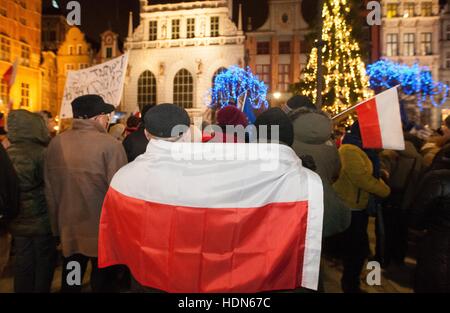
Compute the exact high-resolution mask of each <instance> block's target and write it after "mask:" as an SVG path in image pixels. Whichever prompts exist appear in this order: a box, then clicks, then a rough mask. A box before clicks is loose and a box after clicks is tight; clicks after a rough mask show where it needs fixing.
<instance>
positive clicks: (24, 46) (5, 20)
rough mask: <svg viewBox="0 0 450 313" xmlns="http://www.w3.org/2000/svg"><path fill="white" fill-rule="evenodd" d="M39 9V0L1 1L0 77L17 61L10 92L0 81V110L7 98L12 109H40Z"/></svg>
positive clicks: (2, 108) (5, 103) (6, 102)
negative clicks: (15, 75)
mask: <svg viewBox="0 0 450 313" xmlns="http://www.w3.org/2000/svg"><path fill="white" fill-rule="evenodd" d="M41 10H42V1H41V0H26V1H25V0H20V1H18V0H1V1H0V77H3V73H5V72H6V71H7V70H8V69H9V68H10V67H11V65H12V64H13V63H14V62H16V61H17V62H18V65H19V66H18V70H17V77H16V80H15V84H14V86H13V87H12V89H11V90H10V92H8V88H7V83H6V82H5V81H3V80H2V81H1V82H0V83H1V85H0V92H1V94H0V111H5V110H6V109H7V106H8V104H9V103H10V102H11V103H12V106H13V108H14V109H19V108H23V109H27V110H32V111H35V110H39V109H40V106H41V103H40V102H41V71H40V68H39V66H40V56H41Z"/></svg>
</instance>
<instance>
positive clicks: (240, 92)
mask: <svg viewBox="0 0 450 313" xmlns="http://www.w3.org/2000/svg"><path fill="white" fill-rule="evenodd" d="M267 91H268V88H267V86H266V85H265V84H264V82H263V81H261V80H260V79H259V78H258V77H257V76H256V75H254V74H253V73H252V72H251V70H250V68H249V67H247V68H245V69H243V68H240V67H238V66H231V67H229V68H228V69H227V70H226V71H223V72H221V73H219V74H218V75H217V76H216V77H215V79H214V84H213V88H212V89H211V92H210V95H211V102H210V104H209V108H211V109H216V110H218V109H221V108H224V107H226V106H228V105H230V104H234V105H236V106H238V107H239V108H240V109H242V111H244V112H245V113H246V114H247V116H248V117H249V120H250V122H253V121H254V114H253V112H254V111H259V110H264V109H267V108H268V107H269V103H268V102H267Z"/></svg>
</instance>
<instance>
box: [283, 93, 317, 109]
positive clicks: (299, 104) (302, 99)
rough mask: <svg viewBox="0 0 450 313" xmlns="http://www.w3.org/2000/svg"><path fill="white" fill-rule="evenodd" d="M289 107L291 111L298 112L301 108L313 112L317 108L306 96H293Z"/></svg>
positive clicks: (288, 104)
mask: <svg viewBox="0 0 450 313" xmlns="http://www.w3.org/2000/svg"><path fill="white" fill-rule="evenodd" d="M287 106H288V107H289V109H291V110H297V109H300V108H307V109H311V110H316V109H317V108H316V106H315V105H314V104H313V103H312V101H311V99H309V98H308V97H306V96H293V97H292V98H291V99H289V100H288V102H287Z"/></svg>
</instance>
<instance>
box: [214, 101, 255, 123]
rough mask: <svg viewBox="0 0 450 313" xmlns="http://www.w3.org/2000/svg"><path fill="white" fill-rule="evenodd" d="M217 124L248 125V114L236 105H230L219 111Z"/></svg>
mask: <svg viewBox="0 0 450 313" xmlns="http://www.w3.org/2000/svg"><path fill="white" fill-rule="evenodd" d="M217 124H218V125H220V126H227V125H232V126H238V125H242V126H244V127H247V126H248V119H247V116H245V114H244V113H243V112H241V111H240V110H239V109H238V108H237V107H235V106H234V105H229V106H226V107H224V108H223V109H220V110H219V112H217Z"/></svg>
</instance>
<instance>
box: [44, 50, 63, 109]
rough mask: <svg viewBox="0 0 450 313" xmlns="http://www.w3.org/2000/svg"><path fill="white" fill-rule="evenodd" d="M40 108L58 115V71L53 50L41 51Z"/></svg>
mask: <svg viewBox="0 0 450 313" xmlns="http://www.w3.org/2000/svg"><path fill="white" fill-rule="evenodd" d="M41 77H42V84H41V92H42V100H41V110H45V111H48V112H51V113H52V115H53V116H57V115H58V113H59V112H58V103H57V99H58V89H57V88H55V87H56V86H58V71H57V60H56V54H55V53H54V52H53V51H43V52H42V63H41Z"/></svg>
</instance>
